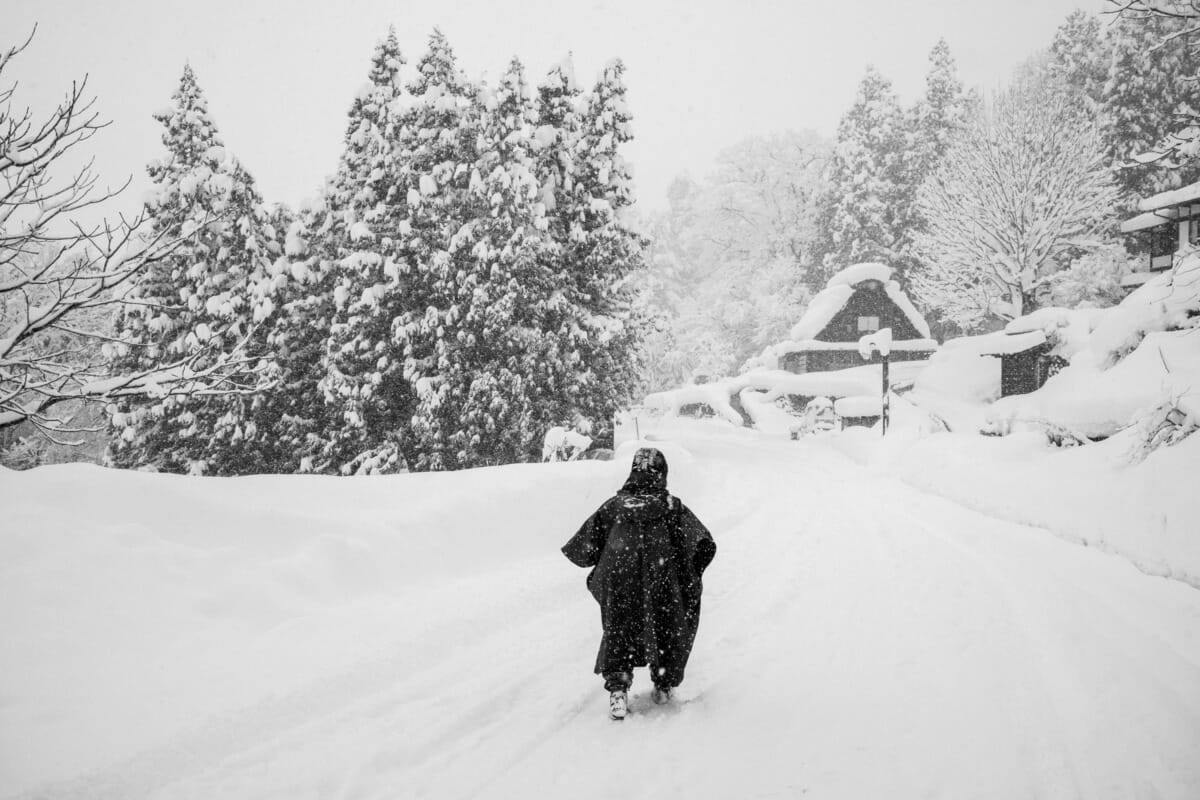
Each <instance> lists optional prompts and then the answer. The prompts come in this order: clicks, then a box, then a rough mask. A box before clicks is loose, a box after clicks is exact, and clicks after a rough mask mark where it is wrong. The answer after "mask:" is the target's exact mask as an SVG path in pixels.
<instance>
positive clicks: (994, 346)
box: [979, 330, 1046, 356]
mask: <svg viewBox="0 0 1200 800" xmlns="http://www.w3.org/2000/svg"><path fill="white" fill-rule="evenodd" d="M1045 343H1046V334H1045V332H1044V331H1041V330H1036V331H1022V332H1020V333H1004V334H1002V335H998V336H994V337H993V338H992V340H991V341H990V342H988V344H987V346H986V347H985V348H983V349H982V350H981V351H980V353H979V354H980V355H981V356H1011V355H1013V354H1014V353H1023V352H1025V351H1026V350H1028V349H1030V348H1031V347H1037V346H1038V345H1043V344H1045Z"/></svg>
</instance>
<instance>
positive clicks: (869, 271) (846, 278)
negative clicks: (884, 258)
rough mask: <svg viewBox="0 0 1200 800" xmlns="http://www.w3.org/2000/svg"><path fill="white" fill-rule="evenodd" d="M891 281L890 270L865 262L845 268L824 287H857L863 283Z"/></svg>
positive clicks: (883, 265) (887, 267) (882, 265)
mask: <svg viewBox="0 0 1200 800" xmlns="http://www.w3.org/2000/svg"><path fill="white" fill-rule="evenodd" d="M891 279H892V268H891V267H889V266H888V265H887V264H880V263H878V262H865V263H862V264H855V265H853V266H850V267H846V268H845V269H844V270H842V271H841V272H839V273H838V274H836V275H834V276H833V277H832V278H830V279H829V283H827V284H825V285H826V286H857V285H858V284H860V283H862V282H863V281H879V282H880V283H887V282H888V281H890V280H891Z"/></svg>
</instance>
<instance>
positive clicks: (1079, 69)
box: [1047, 9, 1112, 106]
mask: <svg viewBox="0 0 1200 800" xmlns="http://www.w3.org/2000/svg"><path fill="white" fill-rule="evenodd" d="M1109 44H1110V43H1109V40H1108V39H1107V38H1106V37H1104V36H1103V35H1102V33H1101V29H1100V18H1099V17H1097V16H1096V15H1095V14H1090V13H1088V12H1086V11H1084V10H1082V9H1076V10H1075V11H1072V12H1071V13H1070V14H1069V15H1067V18H1066V20H1065V21H1064V22H1063V24H1062V25H1059V26H1058V30H1057V31H1055V32H1054V41H1053V42H1052V43H1051V45H1050V58H1049V61H1048V63H1047V70H1048V72H1049V73H1050V75H1051V76H1052V77H1054V78H1056V79H1057V80H1058V81H1060V82H1061V83H1062V85H1064V86H1067V87H1069V88H1070V89H1071V90H1072V91H1074V92H1076V93H1077V94H1078V95H1079V96H1081V97H1085V98H1087V100H1088V101H1089V102H1090V103H1092V104H1093V105H1095V106H1098V105H1099V104H1100V102H1101V99H1102V97H1103V94H1104V84H1105V82H1106V81H1107V80H1108V68H1109V62H1110V61H1111V59H1112V54H1111V53H1110V51H1109Z"/></svg>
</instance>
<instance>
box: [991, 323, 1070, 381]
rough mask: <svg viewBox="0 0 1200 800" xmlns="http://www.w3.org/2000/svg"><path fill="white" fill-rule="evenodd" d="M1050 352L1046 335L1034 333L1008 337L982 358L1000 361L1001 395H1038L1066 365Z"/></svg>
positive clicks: (1050, 346)
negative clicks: (986, 357)
mask: <svg viewBox="0 0 1200 800" xmlns="http://www.w3.org/2000/svg"><path fill="white" fill-rule="evenodd" d="M1051 351H1052V345H1051V344H1050V342H1048V341H1047V340H1046V334H1045V333H1044V332H1043V331H1040V330H1035V331H1021V332H1018V333H1009V334H1006V335H1004V336H1003V337H1002V338H1001V339H1000V340H999V341H998V342H997V344H996V345H994V346H993V347H991V348H989V349H988V350H986V351H984V352H982V353H980V355H984V356H991V357H993V358H999V359H1000V396H1001V397H1008V396H1009V395H1013V394H1029V393H1030V392H1036V391H1037V390H1038V389H1040V388H1042V386H1043V385H1045V383H1046V381H1047V380H1049V378H1050V376H1051V375H1053V374H1055V373H1056V372H1058V371H1059V370H1060V369H1062V368H1063V367H1064V366H1066V365H1067V361H1066V359H1063V358H1061V357H1059V356H1057V355H1055V354H1054V353H1053V352H1051Z"/></svg>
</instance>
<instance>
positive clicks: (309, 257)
mask: <svg viewBox="0 0 1200 800" xmlns="http://www.w3.org/2000/svg"><path fill="white" fill-rule="evenodd" d="M272 222H273V224H274V226H275V230H276V231H277V232H279V233H280V235H281V236H282V239H283V255H282V256H280V259H279V266H280V268H282V269H286V271H287V274H288V275H289V276H290V278H291V280H290V281H289V282H288V287H287V290H286V291H285V292H283V293H282V297H281V298H280V302H279V310H278V311H277V312H276V314H275V321H274V324H273V325H272V326H271V334H270V340H269V344H270V347H271V351H272V353H273V354H274V360H275V365H276V372H275V381H274V382H273V383H272V385H271V387H270V388H268V389H267V390H266V391H265V392H264V393H263V394H264V396H263V398H262V401H261V402H262V408H261V410H260V416H261V417H263V418H264V419H265V420H266V425H267V426H268V427H269V429H270V431H271V435H272V443H273V446H274V447H273V455H274V459H273V460H274V465H273V467H272V469H271V471H272V472H276V473H284V474H290V473H295V472H310V471H317V470H320V469H321V468H322V466H323V464H324V457H323V456H324V451H325V449H326V447H327V446H328V438H329V435H328V431H329V429H330V428H332V427H333V426H334V425H335V420H333V419H332V418H331V417H330V411H331V410H332V409H331V407H330V406H329V404H327V403H326V402H325V397H324V394H323V392H322V391H321V382H322V380H323V379H324V378H325V374H326V366H325V353H326V349H327V344H328V338H329V330H330V327H331V325H332V317H333V300H332V293H333V287H332V283H333V278H334V270H333V268H332V265H333V261H332V260H331V259H330V258H329V257H328V249H329V247H330V245H331V244H332V242H331V241H330V237H329V227H330V216H329V214H328V213H327V209H326V208H325V206H324V203H323V201H322V200H318V201H316V202H308V203H305V204H303V205H302V206H301V207H300V209H299V211H298V212H297V213H295V214H293V213H291V212H290V211H288V209H286V208H280V209H278V210H277V211H276V213H275V214H274V215H273V220H272Z"/></svg>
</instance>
